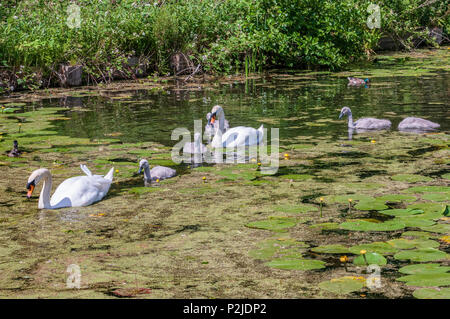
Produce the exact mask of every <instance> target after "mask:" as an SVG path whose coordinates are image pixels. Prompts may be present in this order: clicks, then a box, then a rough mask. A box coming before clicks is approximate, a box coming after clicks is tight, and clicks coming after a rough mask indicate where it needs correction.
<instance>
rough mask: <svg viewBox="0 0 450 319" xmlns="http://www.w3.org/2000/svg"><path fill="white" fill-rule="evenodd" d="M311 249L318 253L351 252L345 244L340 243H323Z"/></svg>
mask: <svg viewBox="0 0 450 319" xmlns="http://www.w3.org/2000/svg"><path fill="white" fill-rule="evenodd" d="M311 250H312V251H314V252H316V253H324V254H347V253H349V252H350V251H349V250H348V248H347V247H345V246H344V245H340V244H334V245H323V246H319V247H315V248H313V249H311Z"/></svg>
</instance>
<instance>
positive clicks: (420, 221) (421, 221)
mask: <svg viewBox="0 0 450 319" xmlns="http://www.w3.org/2000/svg"><path fill="white" fill-rule="evenodd" d="M394 220H397V221H399V222H401V223H404V224H405V227H426V226H432V225H434V224H435V222H434V221H433V220H430V219H425V218H417V217H415V216H409V217H396V218H395V219H394Z"/></svg>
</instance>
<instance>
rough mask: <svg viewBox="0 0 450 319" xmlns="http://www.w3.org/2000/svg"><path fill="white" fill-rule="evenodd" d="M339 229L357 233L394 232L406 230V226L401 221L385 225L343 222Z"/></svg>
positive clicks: (389, 222) (388, 222)
mask: <svg viewBox="0 0 450 319" xmlns="http://www.w3.org/2000/svg"><path fill="white" fill-rule="evenodd" d="M339 228H341V229H346V230H355V231H393V230H399V229H403V228H405V224H404V223H402V222H400V221H386V222H383V223H372V222H368V221H365V220H357V221H351V222H343V223H342V224H340V225H339Z"/></svg>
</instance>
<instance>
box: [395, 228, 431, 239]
mask: <svg viewBox="0 0 450 319" xmlns="http://www.w3.org/2000/svg"><path fill="white" fill-rule="evenodd" d="M401 236H402V237H415V238H422V239H428V238H430V237H432V236H431V234H430V233H429V232H426V231H414V230H411V231H406V232H404V233H403V234H402V235H401Z"/></svg>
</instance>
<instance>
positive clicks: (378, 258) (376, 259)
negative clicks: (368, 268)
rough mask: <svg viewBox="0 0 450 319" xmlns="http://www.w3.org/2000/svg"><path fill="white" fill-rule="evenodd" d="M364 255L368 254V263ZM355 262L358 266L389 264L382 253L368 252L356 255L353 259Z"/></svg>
mask: <svg viewBox="0 0 450 319" xmlns="http://www.w3.org/2000/svg"><path fill="white" fill-rule="evenodd" d="M364 256H366V259H367V263H366V260H365V259H364ZM353 264H355V265H358V266H362V265H373V264H375V265H380V266H383V265H386V264H387V260H386V258H384V257H383V256H382V255H380V254H377V253H369V252H368V253H365V254H364V255H359V256H358V257H356V258H355V259H354V260H353Z"/></svg>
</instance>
